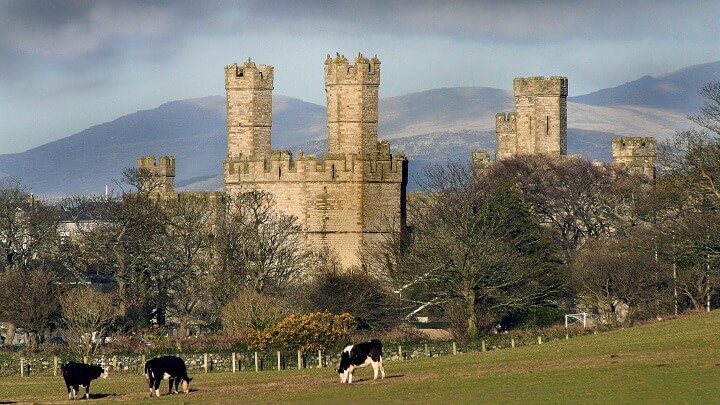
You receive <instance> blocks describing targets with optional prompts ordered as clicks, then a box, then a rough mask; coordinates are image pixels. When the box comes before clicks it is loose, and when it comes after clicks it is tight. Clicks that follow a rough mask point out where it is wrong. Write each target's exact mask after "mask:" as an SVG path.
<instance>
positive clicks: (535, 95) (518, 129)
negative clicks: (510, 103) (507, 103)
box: [495, 76, 568, 160]
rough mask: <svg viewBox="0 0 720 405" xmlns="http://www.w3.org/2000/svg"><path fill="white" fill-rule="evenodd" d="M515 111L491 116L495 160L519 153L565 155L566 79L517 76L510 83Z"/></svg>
mask: <svg viewBox="0 0 720 405" xmlns="http://www.w3.org/2000/svg"><path fill="white" fill-rule="evenodd" d="M513 93H514V95H515V110H516V112H511V113H507V114H505V113H498V114H497V115H496V116H495V128H496V132H497V152H496V154H495V159H496V160H497V159H504V158H508V157H511V156H514V155H521V154H544V155H549V156H563V155H565V154H566V153H567V95H568V80H567V78H566V77H560V76H552V77H549V78H547V77H518V78H515V80H513Z"/></svg>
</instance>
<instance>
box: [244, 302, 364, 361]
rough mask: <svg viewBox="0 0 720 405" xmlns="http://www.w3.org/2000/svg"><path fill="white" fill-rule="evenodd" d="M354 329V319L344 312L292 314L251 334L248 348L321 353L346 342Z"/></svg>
mask: <svg viewBox="0 0 720 405" xmlns="http://www.w3.org/2000/svg"><path fill="white" fill-rule="evenodd" d="M354 326H355V318H354V317H353V316H352V315H350V314H348V313H344V314H333V313H330V312H328V311H323V312H310V313H306V314H302V315H295V314H292V315H289V316H287V317H285V318H284V319H282V320H280V321H279V322H278V323H276V324H275V325H273V326H271V327H269V328H267V329H264V330H262V331H254V332H252V333H251V335H250V339H249V345H248V346H249V347H250V348H251V349H255V350H260V351H265V350H269V349H287V350H300V351H303V352H307V351H314V350H324V349H326V348H328V347H332V346H333V345H336V344H337V343H338V342H340V341H342V340H346V339H347V338H348V337H349V336H350V332H351V329H352V328H353V327H354Z"/></svg>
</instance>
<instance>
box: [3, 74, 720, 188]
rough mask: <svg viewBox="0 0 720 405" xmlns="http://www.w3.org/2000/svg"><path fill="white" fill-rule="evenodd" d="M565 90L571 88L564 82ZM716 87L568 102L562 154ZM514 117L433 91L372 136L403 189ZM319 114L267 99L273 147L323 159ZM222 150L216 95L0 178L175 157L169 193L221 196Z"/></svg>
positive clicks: (86, 179) (59, 177) (386, 108)
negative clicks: (402, 160)
mask: <svg viewBox="0 0 720 405" xmlns="http://www.w3.org/2000/svg"><path fill="white" fill-rule="evenodd" d="M569 79H570V80H569V81H570V88H571V89H572V78H569ZM713 81H720V61H719V62H712V63H707V64H702V65H694V66H689V67H686V68H684V69H681V70H678V71H675V72H671V73H667V74H665V75H662V76H658V77H650V76H645V77H641V78H639V79H637V80H634V81H632V82H628V83H624V84H621V85H618V86H616V87H613V88H607V89H602V90H599V91H596V92H593V93H589V94H585V95H581V96H575V97H570V98H568V153H569V154H580V155H583V156H585V157H586V158H588V159H591V160H600V161H609V160H610V141H611V139H612V138H615V137H618V136H654V137H656V138H658V139H659V140H662V139H666V138H668V137H670V136H672V135H673V134H674V133H675V132H676V131H678V130H682V129H686V128H689V127H690V126H691V122H690V121H689V120H687V118H686V117H687V115H688V114H694V113H697V112H699V110H700V108H701V106H702V105H703V102H704V99H703V98H702V97H701V96H700V94H699V92H700V89H701V88H702V86H703V85H705V84H706V83H709V82H713ZM513 110H514V105H513V96H512V92H511V91H507V90H500V89H494V88H487V87H454V88H439V89H432V90H427V91H423V92H417V93H411V94H406V95H402V96H398V97H389V98H381V99H380V106H379V114H380V118H379V124H378V125H379V127H378V137H379V138H380V139H387V140H390V144H391V149H392V150H393V151H394V152H402V153H404V154H405V155H406V156H407V157H408V159H409V161H410V185H409V188H410V189H411V190H412V189H414V188H415V187H416V184H415V181H414V180H413V179H417V178H419V177H421V176H422V172H423V168H424V167H426V166H427V165H429V164H433V163H442V162H446V161H449V160H452V161H467V160H468V159H469V157H470V153H471V151H472V150H473V149H484V150H487V151H488V152H490V155H491V156H493V155H494V151H495V142H496V141H495V114H496V113H498V112H510V111H513ZM325 120H326V116H325V107H324V106H320V105H317V104H313V103H308V102H305V101H302V100H299V99H295V98H290V97H286V96H282V95H275V96H274V97H273V127H272V147H273V149H288V150H291V151H293V152H294V153H297V152H299V151H303V152H304V153H306V154H316V155H318V156H322V154H323V152H324V151H325V150H326V143H327V142H326V137H327V134H326V122H325ZM226 152H227V129H226V122H225V97H224V96H209V97H204V98H196V99H189V100H179V101H170V102H168V103H165V104H162V105H160V106H159V107H157V108H154V109H151V110H143V111H138V112H136V113H133V114H129V115H125V116H123V117H120V118H117V119H116V120H114V121H111V122H107V123H103V124H99V125H95V126H92V127H90V128H88V129H85V130H83V131H81V132H79V133H77V134H74V135H71V136H68V137H66V138H63V139H59V140H56V141H53V142H49V143H47V144H44V145H42V146H39V147H36V148H33V149H30V150H28V151H25V152H22V153H14V154H3V155H0V176H2V177H13V178H17V179H18V180H19V181H20V182H21V184H23V185H24V186H25V187H26V188H27V189H28V190H29V191H31V192H33V193H35V194H36V195H39V196H41V197H46V198H57V197H60V196H63V195H67V194H101V193H104V192H105V190H106V188H109V189H110V190H112V191H119V188H120V185H119V183H118V179H119V178H120V176H121V172H122V170H123V169H124V168H127V167H135V166H136V165H137V158H138V157H139V156H143V155H156V156H160V155H172V156H174V157H175V158H176V167H177V169H176V188H178V189H179V190H219V189H222V170H223V169H222V163H223V159H224V158H225V154H226Z"/></svg>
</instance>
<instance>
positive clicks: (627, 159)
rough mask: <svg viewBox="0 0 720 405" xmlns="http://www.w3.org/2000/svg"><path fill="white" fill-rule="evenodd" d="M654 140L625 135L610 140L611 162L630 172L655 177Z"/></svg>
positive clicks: (655, 151)
mask: <svg viewBox="0 0 720 405" xmlns="http://www.w3.org/2000/svg"><path fill="white" fill-rule="evenodd" d="M656 153H657V149H656V141H655V138H652V137H625V138H614V139H613V140H612V158H613V160H612V164H613V165H615V166H624V167H626V168H627V169H628V170H629V171H630V172H633V173H640V174H644V175H645V176H647V177H649V178H650V179H654V178H655V157H656Z"/></svg>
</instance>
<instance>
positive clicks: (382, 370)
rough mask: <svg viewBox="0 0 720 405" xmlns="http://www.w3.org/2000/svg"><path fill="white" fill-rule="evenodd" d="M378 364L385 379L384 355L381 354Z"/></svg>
mask: <svg viewBox="0 0 720 405" xmlns="http://www.w3.org/2000/svg"><path fill="white" fill-rule="evenodd" d="M378 366H379V368H380V374H381V375H382V378H383V380H384V379H385V367H383V362H382V356H380V361H378Z"/></svg>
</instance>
